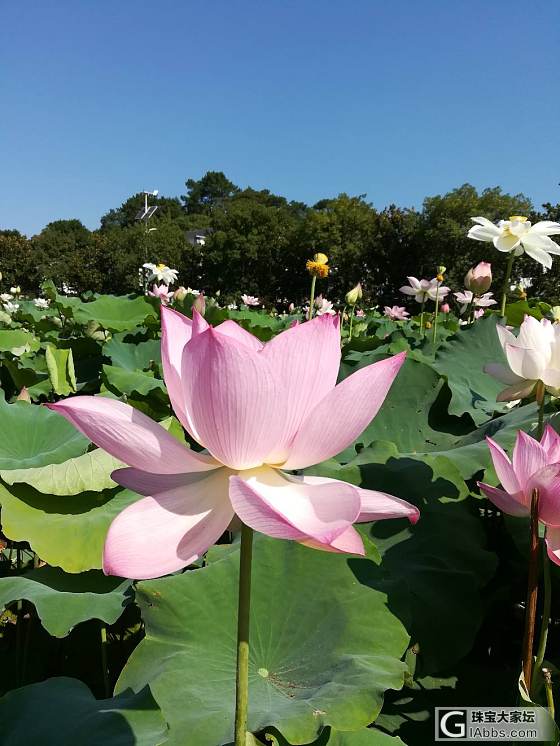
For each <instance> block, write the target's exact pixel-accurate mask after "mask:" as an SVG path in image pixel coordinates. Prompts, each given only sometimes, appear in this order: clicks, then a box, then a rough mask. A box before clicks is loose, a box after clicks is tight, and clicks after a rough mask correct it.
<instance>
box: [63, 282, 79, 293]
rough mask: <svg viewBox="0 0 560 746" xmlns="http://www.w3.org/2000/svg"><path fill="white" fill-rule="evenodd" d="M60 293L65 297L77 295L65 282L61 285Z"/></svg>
mask: <svg viewBox="0 0 560 746" xmlns="http://www.w3.org/2000/svg"><path fill="white" fill-rule="evenodd" d="M62 292H63V293H65V294H66V295H77V291H76V289H75V288H73V287H71V285H68V283H66V282H63V283H62Z"/></svg>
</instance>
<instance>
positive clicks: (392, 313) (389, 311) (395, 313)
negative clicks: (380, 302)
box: [383, 306, 410, 321]
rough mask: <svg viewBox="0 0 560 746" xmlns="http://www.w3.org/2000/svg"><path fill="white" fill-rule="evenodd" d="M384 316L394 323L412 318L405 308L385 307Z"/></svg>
mask: <svg viewBox="0 0 560 746" xmlns="http://www.w3.org/2000/svg"><path fill="white" fill-rule="evenodd" d="M383 315H384V316H387V318H389V319H392V320H393V321H406V319H407V318H408V317H409V316H410V314H409V313H408V311H407V310H406V308H404V306H385V308H384V309H383Z"/></svg>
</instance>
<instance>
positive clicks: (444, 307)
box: [439, 303, 451, 313]
mask: <svg viewBox="0 0 560 746" xmlns="http://www.w3.org/2000/svg"><path fill="white" fill-rule="evenodd" d="M439 310H440V311H441V312H442V313H449V312H450V311H451V308H450V306H449V303H442V304H441V306H440V309H439Z"/></svg>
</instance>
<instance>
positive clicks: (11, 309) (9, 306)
mask: <svg viewBox="0 0 560 746" xmlns="http://www.w3.org/2000/svg"><path fill="white" fill-rule="evenodd" d="M18 308H19V303H12V302H11V301H8V302H7V303H4V310H5V311H6V313H15V312H16V311H17V310H18Z"/></svg>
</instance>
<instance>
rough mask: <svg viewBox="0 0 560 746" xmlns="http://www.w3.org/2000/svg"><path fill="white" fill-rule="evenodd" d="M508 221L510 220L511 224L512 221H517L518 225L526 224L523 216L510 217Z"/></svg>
mask: <svg viewBox="0 0 560 746" xmlns="http://www.w3.org/2000/svg"><path fill="white" fill-rule="evenodd" d="M510 220H511V221H512V222H513V221H514V220H516V221H517V222H518V223H526V222H527V218H525V217H523V215H512V216H511V217H510Z"/></svg>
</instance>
